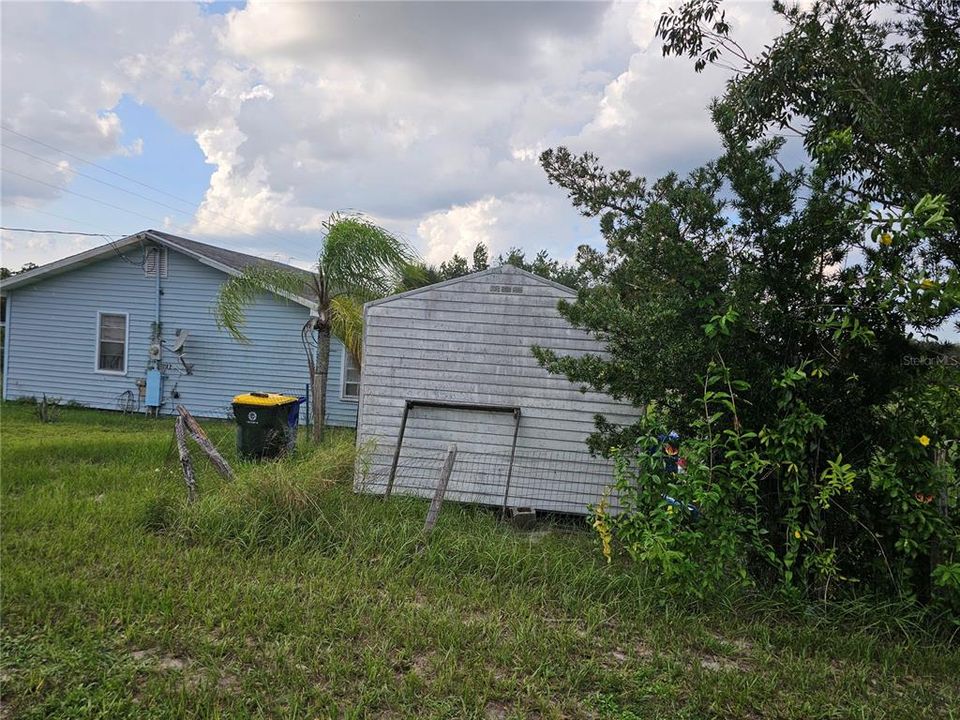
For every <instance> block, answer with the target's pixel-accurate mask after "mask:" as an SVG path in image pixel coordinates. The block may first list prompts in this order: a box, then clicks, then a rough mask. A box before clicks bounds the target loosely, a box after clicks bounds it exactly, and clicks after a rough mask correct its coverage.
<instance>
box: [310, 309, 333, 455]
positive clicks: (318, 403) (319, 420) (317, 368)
mask: <svg viewBox="0 0 960 720" xmlns="http://www.w3.org/2000/svg"><path fill="white" fill-rule="evenodd" d="M318 335H319V337H318V338H317V359H316V362H315V363H314V372H313V378H311V380H310V393H311V394H312V395H313V439H314V441H316V442H321V441H322V440H323V421H324V419H325V418H326V416H327V392H326V389H327V376H328V375H329V374H330V328H329V327H321V328H320V329H319V331H318Z"/></svg>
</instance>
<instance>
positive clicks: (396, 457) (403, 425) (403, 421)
mask: <svg viewBox="0 0 960 720" xmlns="http://www.w3.org/2000/svg"><path fill="white" fill-rule="evenodd" d="M409 414H410V401H409V400H407V402H406V403H404V406H403V417H402V418H400V432H399V434H398V435H397V447H396V449H394V451H393V462H392V463H390V476H389V477H388V478H387V489H386V490H385V491H384V493H383V498H384V499H385V500H386V499H389V497H390V493H392V492H393V481H394V480H396V478H397V463H398V462H399V461H400V446H401V445H402V444H403V433H404V431H405V430H406V429H407V415H409Z"/></svg>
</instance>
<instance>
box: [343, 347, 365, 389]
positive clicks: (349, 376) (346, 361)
mask: <svg viewBox="0 0 960 720" xmlns="http://www.w3.org/2000/svg"><path fill="white" fill-rule="evenodd" d="M340 398H341V399H343V400H359V399H360V366H359V365H358V364H357V361H356V359H355V358H354V357H353V353H351V352H348V351H347V349H346V348H344V349H343V382H342V383H341V385H340Z"/></svg>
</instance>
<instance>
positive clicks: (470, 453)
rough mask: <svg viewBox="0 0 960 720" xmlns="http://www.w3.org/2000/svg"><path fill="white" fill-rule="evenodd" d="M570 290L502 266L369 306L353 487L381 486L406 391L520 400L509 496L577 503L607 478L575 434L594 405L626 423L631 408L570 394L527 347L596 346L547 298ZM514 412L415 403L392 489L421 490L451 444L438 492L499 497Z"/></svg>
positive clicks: (571, 508)
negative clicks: (450, 469) (452, 453)
mask: <svg viewBox="0 0 960 720" xmlns="http://www.w3.org/2000/svg"><path fill="white" fill-rule="evenodd" d="M572 296H573V292H572V291H570V290H567V289H565V288H561V287H559V286H557V285H555V284H553V283H550V282H547V281H545V280H543V279H541V278H538V277H536V276H534V275H531V274H529V273H525V272H523V271H520V270H517V269H516V268H513V267H511V266H504V267H502V268H495V269H492V270H488V271H486V272H483V273H477V274H474V275H469V276H467V277H464V278H460V279H458V280H455V281H452V282H449V283H443V284H441V285H437V286H433V287H430V288H424V289H422V290H418V291H413V292H411V293H405V294H403V295H399V296H395V297H393V298H388V299H385V300H382V301H378V302H374V303H371V304H369V305H367V307H366V310H365V323H366V324H365V330H364V332H365V346H364V364H363V379H362V387H361V395H360V418H359V424H358V435H357V442H358V446H359V447H360V448H361V450H362V451H364V452H366V453H367V461H366V463H361V464H360V465H359V468H360V469H359V470H358V477H357V486H358V488H360V489H362V490H366V491H369V492H383V490H384V487H385V481H386V477H387V474H388V471H389V467H390V463H391V460H392V457H393V451H394V449H395V447H396V438H397V434H398V431H399V427H400V421H401V416H402V414H403V408H404V405H405V402H406V400H408V399H418V400H437V401H445V402H461V403H479V404H487V405H508V406H519V407H520V408H521V412H522V416H521V420H520V430H519V435H518V440H517V458H516V460H515V463H514V472H513V478H512V481H511V486H512V489H511V492H510V495H509V498H508V504H509V505H511V506H532V507H535V508H537V509H540V510H556V511H561V512H572V513H582V512H586V509H587V505H588V504H589V503H594V502H596V501H597V500H598V499H599V497H600V496H601V494H602V493H603V491H604V488H605V487H606V486H608V485H609V484H610V482H611V480H612V473H611V468H610V464H609V463H608V462H606V461H603V460H601V459H597V458H593V457H591V456H590V454H589V452H588V450H587V448H586V445H585V444H584V440H585V439H586V437H587V435H589V434H590V433H591V432H592V431H593V429H594V416H595V415H596V414H598V413H600V414H603V415H605V416H607V417H608V418H609V419H611V420H613V421H619V422H629V421H630V420H632V419H633V418H635V417H636V413H635V411H634V410H633V408H631V407H630V406H628V405H624V404H621V403H618V402H616V401H614V400H613V399H611V398H610V397H608V396H606V395H602V394H599V393H594V392H586V393H582V392H580V389H579V388H578V387H576V386H574V385H572V384H571V383H570V382H569V381H567V380H566V379H565V378H563V377H560V376H556V375H550V374H549V373H547V372H546V371H545V370H544V369H543V368H541V367H540V366H539V365H538V364H537V361H536V359H535V358H534V357H533V355H532V353H531V350H530V348H531V346H533V345H541V346H543V347H547V348H550V349H553V350H555V351H558V352H560V353H561V354H572V355H576V354H584V353H598V352H601V351H602V348H601V347H600V345H599V343H598V342H597V341H596V340H594V339H592V338H591V337H590V336H589V335H587V334H586V333H584V332H583V331H581V330H578V329H576V328H573V327H571V326H570V325H569V324H568V323H567V322H566V321H565V320H564V319H563V318H562V317H561V316H560V313H559V312H558V311H557V309H556V306H557V302H558V301H559V300H560V299H562V298H570V297H572ZM512 434H513V417H512V416H510V415H509V414H494V413H487V412H478V411H465V410H451V409H438V408H415V409H413V410H411V412H410V415H409V418H408V420H407V428H406V433H405V437H404V442H403V448H402V454H401V459H400V463H399V469H398V472H397V480H396V484H395V488H396V490H395V492H414V493H417V494H424V495H426V494H429V493H431V492H432V489H433V487H434V486H435V484H436V477H435V474H436V470H438V469H439V465H440V462H441V458H442V455H443V452H444V449H445V448H446V447H447V445H448V443H451V442H455V443H456V444H457V446H458V452H459V455H458V462H457V464H456V465H455V469H454V474H453V476H452V479H451V483H450V486H449V492H448V497H449V498H452V499H455V500H460V501H466V502H479V503H485V504H493V505H499V504H500V503H501V502H502V499H503V493H504V489H505V481H506V470H507V460H508V458H509V451H510V443H511V439H512Z"/></svg>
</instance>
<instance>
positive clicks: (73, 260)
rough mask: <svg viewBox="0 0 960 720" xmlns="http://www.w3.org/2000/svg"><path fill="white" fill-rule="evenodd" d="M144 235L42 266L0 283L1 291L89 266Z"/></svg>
mask: <svg viewBox="0 0 960 720" xmlns="http://www.w3.org/2000/svg"><path fill="white" fill-rule="evenodd" d="M142 235H143V233H137V234H136V235H128V236H127V237H125V238H122V239H121V240H117V241H116V242H114V243H107V244H106V245H99V246H97V247H95V248H91V249H90V250H85V251H84V252H82V253H77V254H76V255H71V256H70V257H65V258H63V259H62V260H55V261H53V262H52V263H47V264H46V265H41V266H40V267H37V268H34V269H33V270H28V271H27V272H25V273H20V274H19V275H14V276H13V277H8V278H7V279H6V280H2V281H0V290H13V289H14V288H17V287H20V286H21V285H29V284H30V283H32V282H34V281H35V280H39V279H41V278H43V277H44V276H46V275H59V274H60V273H61V272H66V271H67V270H68V269H70V268H71V267H73V266H74V265H86V264H89V263H91V262H93V261H94V260H97V259H99V258H100V257H101V256H103V255H107V254H109V253H112V252H117V251H119V250H123V249H125V248H127V247H129V246H130V245H134V244H135V243H138V242H140V241H141V240H142V237H141V236H142Z"/></svg>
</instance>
